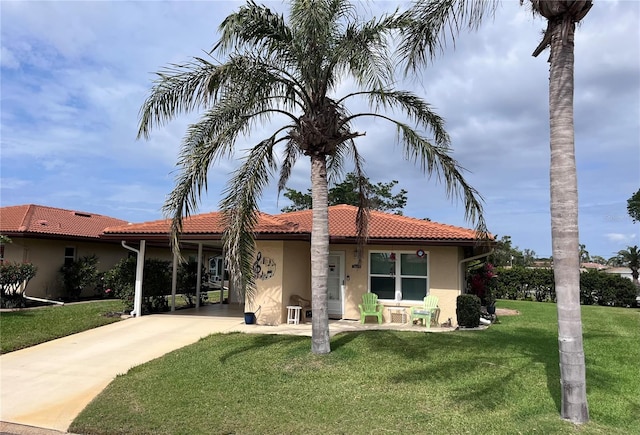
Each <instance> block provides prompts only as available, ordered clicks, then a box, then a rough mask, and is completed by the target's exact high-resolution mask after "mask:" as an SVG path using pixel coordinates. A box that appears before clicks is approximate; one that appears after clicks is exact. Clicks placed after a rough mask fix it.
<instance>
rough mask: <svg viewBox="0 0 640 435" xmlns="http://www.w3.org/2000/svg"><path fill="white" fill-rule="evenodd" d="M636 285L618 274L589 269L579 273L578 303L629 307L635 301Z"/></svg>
mask: <svg viewBox="0 0 640 435" xmlns="http://www.w3.org/2000/svg"><path fill="white" fill-rule="evenodd" d="M636 292H637V289H636V286H635V285H634V284H633V282H631V280H629V279H627V278H623V277H621V276H619V275H614V274H610V273H605V272H601V271H598V270H589V271H587V272H584V273H582V274H580V303H582V304H584V305H595V304H598V305H607V306H618V307H631V306H633V305H634V303H635V298H636Z"/></svg>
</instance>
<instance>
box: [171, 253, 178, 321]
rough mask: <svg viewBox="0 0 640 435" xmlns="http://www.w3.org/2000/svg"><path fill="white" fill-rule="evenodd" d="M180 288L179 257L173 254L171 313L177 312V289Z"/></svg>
mask: <svg viewBox="0 0 640 435" xmlns="http://www.w3.org/2000/svg"><path fill="white" fill-rule="evenodd" d="M177 288H178V256H177V255H176V254H173V269H172V271H171V311H175V310H176V289H177Z"/></svg>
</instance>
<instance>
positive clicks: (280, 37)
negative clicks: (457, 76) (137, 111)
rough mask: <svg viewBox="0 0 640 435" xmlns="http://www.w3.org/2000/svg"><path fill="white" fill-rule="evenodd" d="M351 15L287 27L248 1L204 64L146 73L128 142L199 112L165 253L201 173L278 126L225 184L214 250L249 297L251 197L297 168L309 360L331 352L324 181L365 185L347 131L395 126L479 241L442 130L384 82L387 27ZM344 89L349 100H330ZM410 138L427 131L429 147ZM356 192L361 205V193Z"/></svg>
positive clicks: (424, 108)
mask: <svg viewBox="0 0 640 435" xmlns="http://www.w3.org/2000/svg"><path fill="white" fill-rule="evenodd" d="M358 16H359V15H358V13H357V11H356V10H355V8H354V6H353V5H351V4H350V3H349V2H348V1H347V0H291V2H290V11H289V16H288V19H287V18H285V16H284V15H283V14H278V13H274V12H273V11H271V10H269V9H268V8H267V7H265V6H258V5H256V4H255V3H254V2H253V1H249V2H248V3H247V4H246V5H244V6H242V7H240V8H239V10H238V11H237V12H235V13H233V14H231V15H229V16H228V17H227V18H226V19H225V20H224V21H223V22H222V24H221V25H220V27H219V30H220V33H221V38H220V40H219V42H218V43H217V44H216V45H215V46H214V48H213V50H212V51H211V53H210V55H212V57H211V58H206V59H205V58H193V59H192V60H191V61H190V62H188V63H186V64H184V65H172V66H170V67H167V68H165V69H163V70H162V71H160V72H159V73H158V78H157V80H156V81H155V83H154V85H153V87H152V89H151V94H150V95H149V97H148V98H147V99H146V101H145V102H144V104H143V106H142V108H141V120H140V127H139V132H138V137H145V138H147V137H148V136H149V134H150V132H151V130H152V129H153V128H154V127H156V126H159V125H162V124H164V123H165V122H167V121H168V120H170V119H172V118H174V117H175V116H176V115H178V114H180V113H183V112H189V111H195V110H198V109H202V110H204V114H203V115H202V117H201V118H200V120H199V121H198V122H196V123H195V124H193V125H191V126H189V128H188V130H187V133H186V136H185V138H184V140H183V143H182V148H181V152H180V158H179V161H178V165H179V168H180V169H179V174H178V176H177V179H176V185H175V187H174V189H173V191H172V192H171V194H170V195H169V197H168V199H167V201H166V203H165V204H164V207H163V210H164V212H165V214H166V215H167V216H169V217H171V218H172V226H171V232H172V245H173V247H174V251H177V249H178V248H177V247H178V241H179V240H178V236H179V234H180V231H181V228H182V219H183V217H185V216H188V215H190V214H191V213H192V211H193V210H195V209H196V207H197V204H198V202H199V198H200V195H201V193H202V191H203V190H206V187H207V184H206V181H207V171H208V170H209V167H210V166H211V165H213V164H215V163H216V162H217V161H218V160H219V159H221V158H224V157H227V156H229V155H231V154H232V153H233V151H234V147H235V145H236V141H237V140H238V138H239V137H240V136H249V135H250V134H251V133H252V129H253V128H254V127H256V126H258V125H266V126H269V127H271V122H273V123H276V122H280V123H281V124H279V126H277V127H273V129H272V130H271V131H272V133H271V134H269V135H267V136H266V137H265V138H262V139H260V140H258V141H257V143H255V145H254V146H253V147H252V148H251V149H250V150H249V151H248V153H247V155H246V157H245V158H244V160H243V162H242V164H241V166H240V167H239V168H238V169H237V170H236V171H235V173H234V174H233V177H232V178H231V179H230V180H229V182H228V184H227V187H226V189H225V195H226V196H225V197H224V198H223V199H222V201H221V203H220V209H221V211H222V213H223V214H224V216H225V218H226V219H227V226H228V229H227V231H226V233H225V235H224V246H225V252H226V255H227V259H228V262H229V270H230V272H231V275H232V276H233V279H234V281H235V285H236V288H240V289H242V290H243V291H246V292H247V297H248V298H250V296H251V294H252V291H253V289H254V282H253V277H252V275H251V259H252V257H253V253H254V240H253V235H252V232H251V231H252V228H253V227H254V225H255V222H256V217H257V213H258V201H259V198H260V196H261V194H262V191H263V188H264V187H265V186H266V185H267V183H268V181H269V178H270V176H271V175H272V174H273V173H276V172H277V171H278V169H279V181H278V188H279V190H282V189H283V188H284V187H285V186H286V182H287V180H288V178H289V175H290V174H291V171H292V169H293V166H294V164H295V162H296V161H297V160H298V158H300V157H302V156H306V157H308V158H309V159H310V161H311V190H312V201H313V215H312V216H313V217H312V219H313V223H312V236H311V269H312V270H311V288H312V310H313V316H312V345H311V350H312V352H313V353H319V354H322V353H328V352H330V350H331V349H330V345H329V321H328V313H327V275H328V254H329V236H328V207H327V190H328V189H327V182H328V178H329V177H335V176H337V175H338V174H339V173H340V170H341V168H342V167H343V165H344V162H345V159H347V158H350V159H352V160H353V161H354V164H355V173H356V175H357V177H358V179H361V180H366V177H365V176H364V173H363V170H362V158H361V156H360V154H359V152H358V149H357V148H356V146H355V139H356V138H358V137H361V136H364V135H365V133H364V132H358V131H356V130H354V128H353V124H354V123H355V122H356V121H358V120H359V119H360V118H362V117H365V116H366V117H373V118H377V119H378V120H381V121H386V122H389V123H390V124H391V125H393V126H395V128H396V129H397V132H398V138H399V141H400V142H401V143H402V145H403V149H404V156H405V157H406V158H407V159H408V160H412V161H414V162H416V163H417V164H418V165H419V166H420V168H421V169H422V170H423V171H424V172H426V173H428V174H432V173H435V174H436V175H437V176H438V178H440V179H441V180H442V181H443V183H444V185H445V188H446V190H447V193H448V194H449V195H455V196H457V197H460V198H462V199H463V201H464V205H465V210H466V217H467V218H468V219H470V220H472V221H475V222H476V223H477V229H478V231H479V232H484V231H486V228H485V223H484V218H483V216H482V205H481V202H480V198H479V195H478V194H477V192H476V191H475V189H473V188H472V187H471V186H469V185H468V184H467V182H466V181H465V179H464V178H463V176H462V174H461V168H460V167H459V165H458V163H457V162H456V161H455V160H454V159H453V158H452V157H451V156H450V147H449V146H450V140H449V136H448V135H447V133H446V131H445V129H444V122H443V120H442V119H441V118H440V117H439V116H438V115H437V114H436V113H434V112H433V111H432V110H431V108H430V107H429V105H428V104H427V103H425V102H424V101H423V100H422V99H420V98H418V97H417V96H416V95H414V94H413V93H411V92H407V91H398V90H394V89H392V88H390V87H389V84H390V83H394V81H395V80H394V77H393V75H394V74H393V72H394V62H393V59H392V58H391V53H390V51H389V47H390V46H392V44H391V41H389V37H390V36H391V34H392V32H393V31H395V28H396V25H397V22H396V17H395V16H394V15H385V16H383V17H381V18H378V19H371V20H369V21H362V20H360V19H359V18H358ZM214 56H215V57H214ZM217 59H224V60H221V61H218V60H217ZM345 79H350V80H351V81H352V82H353V84H354V85H355V86H356V87H357V89H358V90H356V91H354V92H351V93H347V94H346V95H342V96H337V95H335V92H336V90H337V89H338V85H339V84H341V83H343V82H344V81H345ZM354 99H356V101H357V100H358V99H360V100H364V101H365V102H366V103H368V104H369V106H370V107H371V111H369V112H366V113H351V112H350V111H349V106H348V105H347V103H348V102H350V101H352V100H354ZM385 110H396V111H399V112H402V113H404V114H405V115H406V118H407V119H408V120H407V121H403V120H395V119H392V118H391V117H389V116H388V115H386V114H384V111H385ZM419 131H429V132H430V133H431V134H432V135H433V139H432V140H430V139H428V138H427V137H425V136H424V135H423V134H421V133H419ZM279 150H280V151H281V152H282V157H281V164H279V163H278V159H277V152H278V151H279ZM360 191H361V192H363V195H362V198H363V201H362V202H361V204H365V203H366V195H365V192H364V186H360ZM366 218H367V213H366V210H365V209H364V208H362V209H361V210H360V213H359V219H358V222H357V225H358V228H359V232H360V234H361V236H362V237H361V240H364V237H365V236H366V228H367V226H366V223H367V219H366Z"/></svg>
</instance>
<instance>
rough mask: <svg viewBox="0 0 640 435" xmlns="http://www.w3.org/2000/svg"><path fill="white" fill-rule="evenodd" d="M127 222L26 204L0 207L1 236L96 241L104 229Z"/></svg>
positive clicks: (93, 214)
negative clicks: (33, 236) (55, 237)
mask: <svg viewBox="0 0 640 435" xmlns="http://www.w3.org/2000/svg"><path fill="white" fill-rule="evenodd" d="M126 223H127V221H123V220H122V219H116V218H112V217H108V216H102V215H99V214H95V213H86V212H80V211H75V210H65V209H61V208H54V207H46V206H42V205H34V204H26V205H16V206H8V207H0V233H2V234H6V235H9V236H11V235H13V236H19V235H47V236H68V237H82V238H98V237H99V236H100V234H102V232H103V231H104V229H105V228H106V227H110V226H115V225H124V224H126Z"/></svg>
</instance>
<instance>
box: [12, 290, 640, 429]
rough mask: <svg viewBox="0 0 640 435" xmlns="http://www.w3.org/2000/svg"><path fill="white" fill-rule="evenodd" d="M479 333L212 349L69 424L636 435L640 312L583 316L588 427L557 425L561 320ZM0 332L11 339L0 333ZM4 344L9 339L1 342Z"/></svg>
mask: <svg viewBox="0 0 640 435" xmlns="http://www.w3.org/2000/svg"><path fill="white" fill-rule="evenodd" d="M498 306H499V307H502V308H512V309H517V310H519V311H520V312H521V313H522V314H521V315H519V316H509V317H506V316H505V317H502V318H501V319H500V320H501V323H500V324H496V325H493V326H491V327H490V328H489V329H488V330H485V331H459V332H452V333H440V334H435V333H434V334H424V333H415V332H396V331H363V332H353V333H345V334H340V335H337V336H336V337H334V338H333V340H332V352H331V354H329V355H325V356H315V355H312V354H311V353H310V341H309V338H308V337H293V336H276V335H243V334H231V335H214V336H210V337H208V338H206V339H203V340H201V341H200V342H198V343H196V344H194V345H191V346H188V347H186V348H183V349H181V350H178V351H175V352H173V353H171V354H168V355H166V356H165V357H163V358H159V359H157V360H154V361H151V362H149V363H147V364H144V365H142V366H139V367H136V368H134V369H132V370H131V371H130V372H129V373H127V374H126V375H123V376H119V377H118V378H117V379H115V380H114V381H113V382H112V383H111V385H110V386H109V387H108V388H107V389H106V390H105V391H104V392H103V393H102V394H101V395H100V396H98V397H97V398H96V399H95V400H94V401H93V402H92V403H91V404H90V405H89V406H88V407H87V408H86V409H85V410H84V411H83V412H82V413H81V414H80V416H79V417H78V418H77V419H76V420H75V422H74V423H73V425H72V426H71V428H70V431H71V432H76V433H92V434H115V433H119V434H121V433H122V434H123V433H130V434H142V433H154V434H156V433H158V434H177V433H189V434H198V433H202V434H205V433H206V434H214V433H215V434H217V433H220V434H223V433H225V434H228V433H234V434H275V433H277V434H288V433H291V434H300V433H314V434H315V433H318V434H319V433H322V434H337V433H354V434H356V433H357V434H360V433H376V434H379V433H451V434H460V433H492V434H493V433H544V434H549V433H557V434H566V433H579V434H605V433H606V434H629V433H640V431H639V429H638V426H637V420H638V413H639V412H640V398H639V396H638V391H640V376H639V375H638V361H640V341H639V340H638V331H639V330H640V310H637V309H621V308H610V307H598V306H585V307H583V323H584V339H585V353H586V360H587V384H588V398H589V406H590V414H591V422H590V423H589V424H587V425H585V426H583V427H580V428H575V427H573V426H572V425H571V424H569V423H566V422H563V421H561V420H560V418H559V407H560V387H559V368H558V346H557V327H556V312H555V310H556V306H555V305H554V304H550V303H535V302H517V301H499V302H498ZM3 332H4V331H3ZM3 335H4V334H3Z"/></svg>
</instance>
